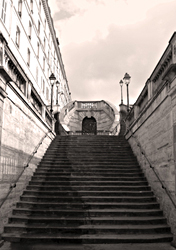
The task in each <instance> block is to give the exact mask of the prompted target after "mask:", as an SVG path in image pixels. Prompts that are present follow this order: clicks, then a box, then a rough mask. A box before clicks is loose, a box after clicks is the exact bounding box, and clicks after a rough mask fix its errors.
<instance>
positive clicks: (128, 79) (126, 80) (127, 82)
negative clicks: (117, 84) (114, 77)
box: [123, 73, 131, 112]
mask: <svg viewBox="0 0 176 250" xmlns="http://www.w3.org/2000/svg"><path fill="white" fill-rule="evenodd" d="M130 78H131V76H130V75H129V74H128V73H126V74H125V76H124V78H123V80H124V82H125V84H126V86H127V111H128V112H129V110H130V106H129V90H128V85H129V84H130Z"/></svg>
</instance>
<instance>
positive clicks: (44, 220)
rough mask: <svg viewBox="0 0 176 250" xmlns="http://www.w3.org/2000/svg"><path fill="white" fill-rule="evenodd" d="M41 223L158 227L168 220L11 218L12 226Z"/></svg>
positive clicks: (122, 217)
mask: <svg viewBox="0 0 176 250" xmlns="http://www.w3.org/2000/svg"><path fill="white" fill-rule="evenodd" d="M41 221H42V223H43V225H45V226H47V225H48V226H49V225H51V226H52V225H77V226H79V225H84V224H87V225H101V224H103V225H109V224H110V225H141V224H142V225H158V224H166V222H167V220H166V219H165V218H163V216H159V215H157V216H145V217H144V216H143V217H142V216H141V217H138V216H135V217H133V216H130V217H126V216H120V217H117V216H113V217H110V216H107V217H104V216H101V217H90V216H89V218H83V217H80V218H79V217H71V216H69V217H63V216H57V217H47V216H45V217H41V216H32V215H30V216H27V215H12V216H11V217H10V218H9V223H10V224H12V223H14V224H18V223H22V224H30V225H41Z"/></svg>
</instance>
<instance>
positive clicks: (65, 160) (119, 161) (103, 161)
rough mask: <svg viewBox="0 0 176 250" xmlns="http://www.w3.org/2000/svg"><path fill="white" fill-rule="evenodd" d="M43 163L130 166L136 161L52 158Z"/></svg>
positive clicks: (125, 159) (126, 159)
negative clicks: (124, 164) (127, 164)
mask: <svg viewBox="0 0 176 250" xmlns="http://www.w3.org/2000/svg"><path fill="white" fill-rule="evenodd" d="M44 162H45V163H52V162H54V163H55V164H57V163H62V164H68V163H69V162H73V163H75V162H76V163H78V164H79V162H80V163H81V162H83V163H88V164H89V165H90V164H91V163H94V164H96V163H98V164H102V163H103V164H107V163H108V164H117V163H119V164H122V163H129V164H131V163H136V164H137V160H136V159H132V160H130V159H128V158H124V159H121V158H119V159H118V160H114V159H109V158H107V159H92V158H90V159H88V158H87V159H84V158H82V159H80V158H75V159H57V158H54V159H53V158H52V157H51V159H45V160H44Z"/></svg>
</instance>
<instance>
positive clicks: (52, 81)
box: [49, 73, 56, 115]
mask: <svg viewBox="0 0 176 250" xmlns="http://www.w3.org/2000/svg"><path fill="white" fill-rule="evenodd" d="M49 80H50V82H51V109H50V113H51V115H52V113H53V86H54V82H55V80H56V77H55V75H54V74H53V73H52V74H51V75H50V77H49Z"/></svg>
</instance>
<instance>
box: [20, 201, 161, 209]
mask: <svg viewBox="0 0 176 250" xmlns="http://www.w3.org/2000/svg"><path fill="white" fill-rule="evenodd" d="M17 208H31V209H32V208H34V209H41V208H43V209H45V208H47V209H48V208H51V209H58V208H59V209H60V208H66V209H69V208H79V209H80V208H83V209H104V208H114V209H116V208H124V209H148V208H149V209H159V208H160V206H159V204H158V203H157V202H148V203H142V202H141V203H134V204H131V203H128V202H126V203H125V202H123V203H120V202H119V203H117V202H109V203H107V202H84V203H82V202H80V203H74V202H72V203H67V202H65V203H64V202H57V203H52V202H51V203H47V202H25V201H23V202H17Z"/></svg>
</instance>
